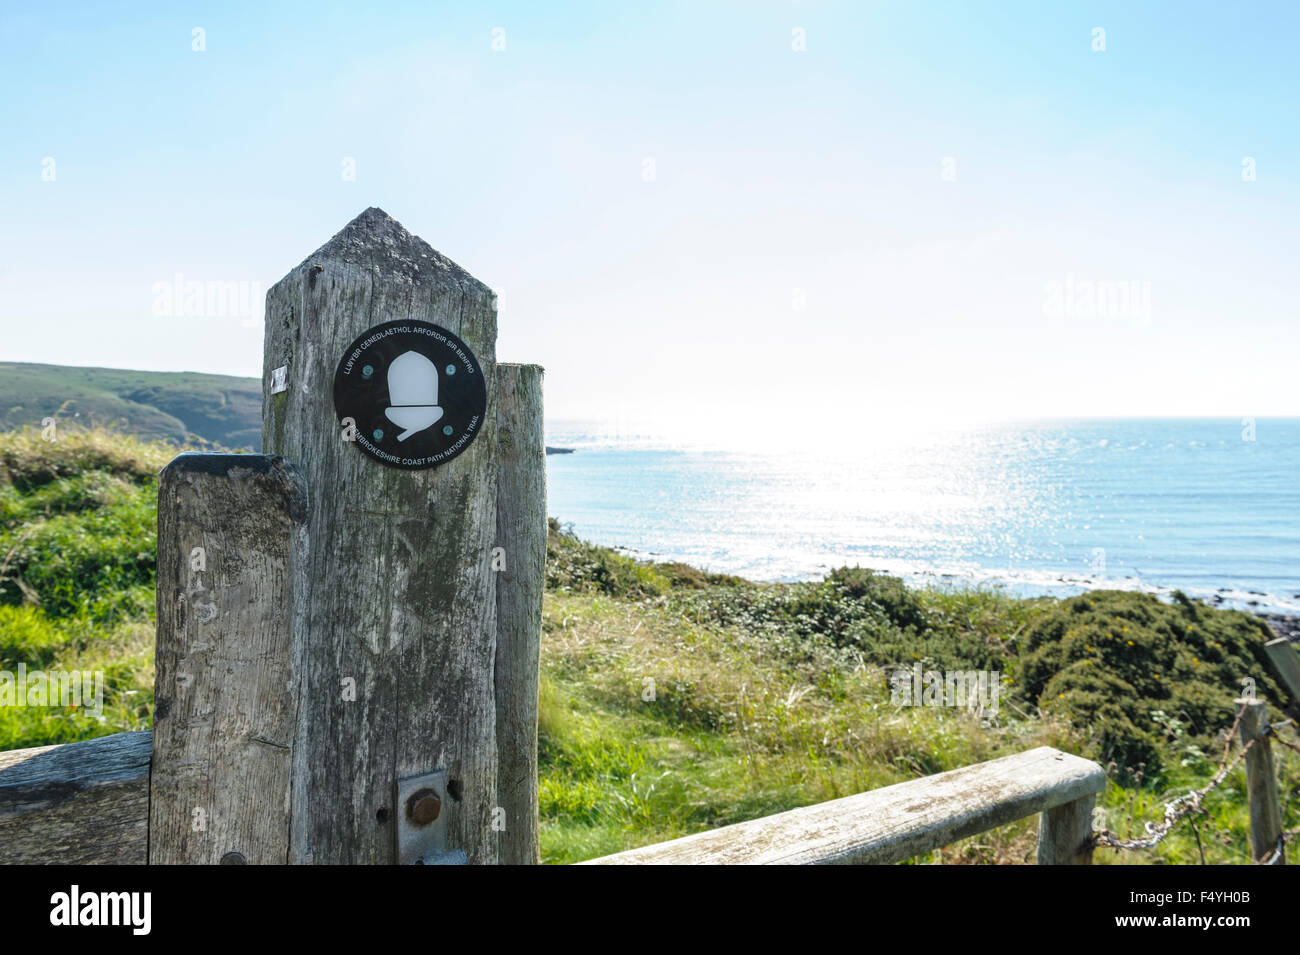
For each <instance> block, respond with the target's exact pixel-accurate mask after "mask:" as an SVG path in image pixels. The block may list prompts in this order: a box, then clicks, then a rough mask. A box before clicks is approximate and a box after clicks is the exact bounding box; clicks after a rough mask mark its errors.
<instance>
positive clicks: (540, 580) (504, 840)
mask: <svg viewBox="0 0 1300 955" xmlns="http://www.w3.org/2000/svg"><path fill="white" fill-rule="evenodd" d="M496 418H497V422H498V432H497V439H498V444H499V447H500V452H499V455H500V457H499V460H500V474H499V476H498V479H499V484H498V486H497V535H496V540H497V547H498V548H500V550H499V551H498V553H497V560H498V561H500V563H499V565H498V569H497V575H496V580H497V592H496V598H497V656H496V675H495V692H496V702H497V748H498V751H499V753H500V762H499V765H498V766H497V792H498V802H499V803H500V805H501V808H502V809H504V810H505V818H506V820H507V826H506V829H505V831H504V832H502V834H501V857H500V861H501V862H504V863H509V864H511V865H529V864H535V863H537V862H539V861H540V858H539V854H538V827H539V820H538V816H537V682H538V676H539V670H538V668H539V666H540V659H539V654H540V651H541V636H542V589H543V585H544V584H545V580H546V447H545V436H544V434H543V431H542V369H541V368H540V367H538V366H537V365H498V366H497V415H496Z"/></svg>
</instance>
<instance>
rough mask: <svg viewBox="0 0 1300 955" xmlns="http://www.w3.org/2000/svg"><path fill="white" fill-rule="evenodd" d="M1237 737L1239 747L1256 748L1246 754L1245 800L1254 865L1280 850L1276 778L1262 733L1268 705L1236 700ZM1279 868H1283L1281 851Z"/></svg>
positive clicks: (1262, 702) (1252, 700)
mask: <svg viewBox="0 0 1300 955" xmlns="http://www.w3.org/2000/svg"><path fill="white" fill-rule="evenodd" d="M1236 705H1237V717H1238V721H1239V722H1238V724H1237V736H1238V738H1239V739H1240V740H1241V745H1243V746H1246V745H1249V744H1250V741H1251V740H1254V741H1255V745H1254V746H1251V747H1250V751H1249V752H1248V753H1246V798H1247V800H1248V802H1249V805H1250V854H1251V858H1253V859H1254V860H1255V861H1256V862H1263V861H1265V860H1267V859H1269V858H1270V857H1271V856H1272V855H1273V853H1274V851H1278V850H1279V846H1280V844H1281V838H1282V809H1281V807H1280V806H1279V805H1278V801H1277V776H1276V775H1275V774H1274V770H1273V749H1272V747H1271V746H1270V745H1269V740H1268V736H1267V735H1266V733H1265V731H1266V730H1267V728H1268V705H1267V704H1266V703H1265V702H1264V701H1263V700H1254V699H1245V698H1243V699H1239V700H1237V701H1236ZM1277 864H1278V865H1286V852H1285V850H1281V851H1280V852H1279V855H1278V859H1277Z"/></svg>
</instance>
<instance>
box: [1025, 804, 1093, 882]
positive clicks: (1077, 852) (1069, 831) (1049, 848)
mask: <svg viewBox="0 0 1300 955" xmlns="http://www.w3.org/2000/svg"><path fill="white" fill-rule="evenodd" d="M1096 804H1097V797H1096V796H1094V795H1092V794H1089V795H1087V796H1084V797H1083V798H1082V799H1076V800H1075V801H1074V802H1067V803H1066V804H1065V805H1063V806H1056V807H1054V808H1052V809H1044V810H1043V811H1042V812H1041V813H1040V814H1039V817H1038V864H1039V865H1092V808H1093V806H1095V805H1096Z"/></svg>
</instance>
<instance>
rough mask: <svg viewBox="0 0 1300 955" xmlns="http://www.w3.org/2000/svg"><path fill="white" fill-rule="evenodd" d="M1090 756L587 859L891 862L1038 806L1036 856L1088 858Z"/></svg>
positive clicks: (890, 791)
mask: <svg viewBox="0 0 1300 955" xmlns="http://www.w3.org/2000/svg"><path fill="white" fill-rule="evenodd" d="M1105 785H1106V774H1105V771H1104V770H1103V769H1102V768H1101V767H1100V766H1098V765H1097V764H1096V763H1094V762H1092V761H1090V760H1086V759H1081V758H1079V757H1078V756H1071V755H1070V754H1068V753H1062V752H1060V751H1059V750H1055V749H1052V748H1051V747H1049V746H1040V747H1039V748H1037V749H1031V750H1029V751H1028V752H1024V753H1018V754H1016V755H1015V756H1006V757H1003V758H1002V759H994V760H990V761H989V762H987V763H976V764H975V765H973V766H964V767H962V768H961V769H954V770H952V771H950V772H946V773H938V774H937V775H934V776H925V777H922V778H921V779H913V780H909V781H908V782H905V783H898V784H897V785H894V786H886V787H884V788H883V789H874V790H871V791H870V792H865V793H859V794H858V795H856V796H846V797H845V798H843V799H832V800H830V801H829V802H823V803H818V804H817V805H814V806H804V807H802V808H800V809H791V810H789V811H788V812H781V813H777V814H776V815H774V816H766V817H764V818H762V819H754V820H751V821H750V822H741V823H736V824H735V825H732V826H724V827H723V828H721V829H712V830H710V831H708V832H701V833H697V834H695V835H692V836H686V837H684V838H681V839H674V840H673V841H671V842H661V843H658V844H657V845H652V846H645V847H643V848H641V849H631V850H629V851H627V852H620V853H617V854H616V855H612V856H605V857H603V858H600V859H592V860H590V861H589V862H586V863H584V865H819V864H833V863H859V864H863V863H866V864H888V863H893V862H900V861H902V860H904V859H910V858H912V857H913V856H917V855H920V854H922V853H924V852H929V851H930V850H932V849H937V848H939V847H940V846H945V845H948V844H949V843H951V842H955V841H956V840H958V839H964V838H966V837H967V836H973V835H977V834H979V833H981V832H986V831H988V830H989V829H994V828H996V827H998V826H1001V825H1005V824H1006V823H1009V822H1014V821H1015V820H1016V819H1021V818H1024V817H1025V816H1029V815H1032V814H1034V813H1042V817H1041V822H1040V826H1039V836H1038V864H1039V865H1062V864H1065V865H1071V864H1073V865H1079V864H1087V863H1088V862H1089V861H1091V856H1092V850H1091V846H1090V842H1089V837H1090V835H1091V832H1092V807H1093V803H1094V801H1095V799H1096V796H1097V794H1098V793H1099V792H1101V791H1102V789H1103V788H1105Z"/></svg>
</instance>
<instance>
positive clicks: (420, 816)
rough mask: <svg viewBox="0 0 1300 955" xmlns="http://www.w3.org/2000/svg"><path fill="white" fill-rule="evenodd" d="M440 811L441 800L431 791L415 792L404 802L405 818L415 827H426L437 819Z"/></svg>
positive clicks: (421, 790)
mask: <svg viewBox="0 0 1300 955" xmlns="http://www.w3.org/2000/svg"><path fill="white" fill-rule="evenodd" d="M441 811H442V800H441V799H439V798H438V794H437V793H436V792H434V791H433V790H432V789H419V790H416V791H415V792H413V793H411V797H410V798H409V799H407V800H406V818H407V819H409V820H411V822H413V823H415V824H416V825H417V826H427V825H428V824H429V823H431V822H433V820H435V819H437V818H438V813H440V812H441Z"/></svg>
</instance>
